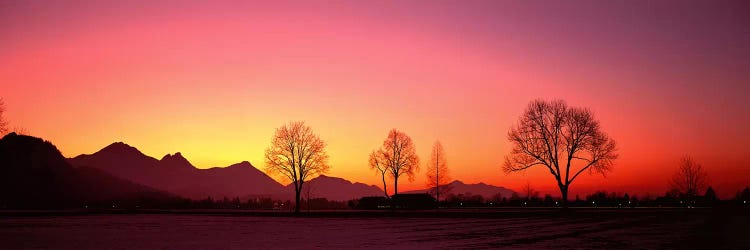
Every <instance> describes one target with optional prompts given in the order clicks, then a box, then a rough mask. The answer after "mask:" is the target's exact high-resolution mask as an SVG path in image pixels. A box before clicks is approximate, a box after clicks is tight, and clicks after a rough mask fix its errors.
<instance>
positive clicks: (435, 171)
mask: <svg viewBox="0 0 750 250" xmlns="http://www.w3.org/2000/svg"><path fill="white" fill-rule="evenodd" d="M447 164H448V162H447V160H446V157H445V149H444V148H443V144H442V143H440V141H436V142H435V144H434V145H432V154H431V157H430V162H428V163H427V186H428V187H430V188H434V189H433V192H434V194H435V196H436V199H437V201H438V202H439V201H440V194H441V193H445V191H447V189H445V188H443V189H440V186H443V187H445V186H446V185H448V182H450V177H449V176H448V165H447ZM441 190H442V191H441Z"/></svg>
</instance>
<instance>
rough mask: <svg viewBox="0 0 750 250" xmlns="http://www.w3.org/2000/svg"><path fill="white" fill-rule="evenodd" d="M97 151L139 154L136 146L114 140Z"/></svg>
mask: <svg viewBox="0 0 750 250" xmlns="http://www.w3.org/2000/svg"><path fill="white" fill-rule="evenodd" d="M99 152H106V153H117V154H126V153H138V154H141V151H138V149H137V148H134V147H132V146H130V145H128V144H125V143H124V142H115V143H112V144H109V146H106V147H104V148H102V149H101V150H99Z"/></svg>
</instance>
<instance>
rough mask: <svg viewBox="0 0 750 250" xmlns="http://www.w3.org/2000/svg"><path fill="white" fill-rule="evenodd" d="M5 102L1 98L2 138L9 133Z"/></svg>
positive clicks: (0, 119) (0, 131) (0, 134)
mask: <svg viewBox="0 0 750 250" xmlns="http://www.w3.org/2000/svg"><path fill="white" fill-rule="evenodd" d="M4 114H5V102H4V101H3V98H0V136H3V135H5V133H7V132H8V122H7V121H5V117H4V116H3V115H4Z"/></svg>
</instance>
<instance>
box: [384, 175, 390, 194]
mask: <svg viewBox="0 0 750 250" xmlns="http://www.w3.org/2000/svg"><path fill="white" fill-rule="evenodd" d="M383 193H385V198H388V199H390V197H388V187H386V186H385V173H383Z"/></svg>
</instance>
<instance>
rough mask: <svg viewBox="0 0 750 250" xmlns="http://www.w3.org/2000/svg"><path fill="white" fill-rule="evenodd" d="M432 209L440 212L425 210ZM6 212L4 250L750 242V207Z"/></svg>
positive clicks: (1, 224) (1, 221)
mask: <svg viewBox="0 0 750 250" xmlns="http://www.w3.org/2000/svg"><path fill="white" fill-rule="evenodd" d="M427 213H434V212H427ZM417 214H419V213H416V212H415V213H413V215H415V216H412V215H410V214H400V215H397V216H391V215H389V214H388V213H382V214H372V213H369V214H366V215H363V216H359V215H358V214H357V213H356V212H350V213H343V215H342V214H335V216H332V215H330V214H324V213H320V214H317V215H316V214H315V213H314V214H313V215H312V216H310V215H307V216H306V217H290V216H272V215H269V216H265V215H257V214H250V215H248V214H197V215H196V214H122V215H74V216H8V215H4V216H3V215H0V244H2V245H0V248H2V249H279V248H280V249H310V248H322V249H332V248H335V249H341V248H344V249H351V248H373V249H379V248H386V249H394V248H399V249H424V248H451V249H452V248H517V249H529V248H555V249H568V248H577V249H581V248H583V249H612V248H638V249H644V248H646V249H664V248H680V249H683V248H718V249H721V248H745V249H747V248H748V246H750V242H749V241H748V238H750V237H748V235H750V230H748V229H746V228H747V227H749V226H750V219H748V215H747V214H743V213H733V214H731V215H729V214H725V213H716V212H705V211H703V212H685V211H677V212H675V211H668V210H665V211H646V212H643V211H636V212H632V211H622V210H621V211H609V212H597V211H580V212H576V213H575V214H573V215H565V216H562V215H559V214H555V213H552V214H550V213H523V212H512V213H507V214H503V212H496V211H493V212H469V213H466V212H455V211H454V212H446V211H443V212H441V214H440V215H437V216H429V215H427V216H425V215H424V213H422V214H420V215H419V216H416V215H417Z"/></svg>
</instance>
